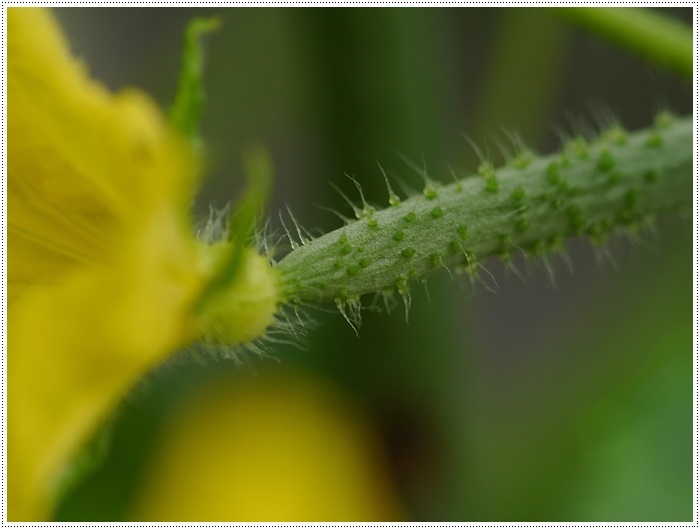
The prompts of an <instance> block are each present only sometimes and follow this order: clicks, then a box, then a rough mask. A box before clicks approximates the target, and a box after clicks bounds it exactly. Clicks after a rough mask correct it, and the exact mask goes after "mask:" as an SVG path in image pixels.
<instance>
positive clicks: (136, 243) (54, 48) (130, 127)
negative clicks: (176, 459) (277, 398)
mask: <svg viewBox="0 0 700 529" xmlns="http://www.w3.org/2000/svg"><path fill="white" fill-rule="evenodd" d="M7 57H8V66H7V85H8V99H7V107H8V123H7V137H8V147H7V152H8V165H7V176H8V178H7V191H8V195H7V197H8V199H7V200H8V217H7V224H8V257H9V258H8V268H7V277H8V286H9V287H10V292H9V295H8V299H9V300H10V302H11V304H10V306H9V307H10V310H9V313H8V394H7V399H8V493H7V498H8V511H7V512H8V519H9V520H12V521H36V520H42V519H46V518H47V517H48V516H49V515H50V512H51V507H52V502H53V501H54V497H55V492H56V487H57V485H58V484H59V482H60V480H61V478H62V476H63V474H64V472H65V471H66V469H67V465H68V464H69V463H70V461H71V460H72V459H73V457H74V456H75V454H76V453H77V452H78V450H79V449H80V448H81V445H82V444H83V443H85V442H86V440H87V439H88V438H89V436H90V435H91V434H92V433H93V432H94V431H95V429H96V428H97V427H98V426H99V424H100V422H101V421H103V420H104V419H105V417H106V416H107V415H108V414H109V413H110V412H111V410H113V409H114V407H115V406H116V404H117V403H118V401H119V399H120V398H122V397H123V396H124V395H125V394H126V393H127V392H128V391H129V389H130V388H131V386H133V384H134V383H135V382H136V381H137V380H138V379H139V378H140V377H142V376H143V375H144V374H145V373H146V372H147V371H148V370H149V369H151V368H152V367H153V366H154V365H156V364H157V363H158V362H159V361H161V360H162V359H163V358H165V357H166V355H168V354H169V353H171V352H172V351H173V350H175V349H176V348H178V347H180V346H183V345H186V344H187V343H188V342H190V341H192V340H194V339H196V338H198V337H200V336H201V335H202V334H205V333H206V334H208V335H211V334H212V333H215V334H216V335H217V336H218V337H219V338H221V337H223V338H224V339H226V340H230V341H250V340H253V339H254V338H256V337H257V336H259V335H260V334H261V333H263V332H264V331H265V328H266V327H267V326H268V325H269V324H271V323H272V322H273V320H274V313H275V311H276V309H277V305H278V302H279V299H278V298H279V292H278V288H277V282H276V276H275V274H274V273H273V272H272V271H271V268H270V266H269V263H268V262H267V261H266V260H265V259H263V258H262V257H260V256H258V255H257V254H255V253H254V252H252V251H249V250H246V253H245V255H244V259H245V261H244V264H243V266H241V267H240V270H241V271H242V272H241V273H240V274H239V276H237V277H234V278H233V279H232V280H231V281H230V284H226V285H223V287H222V288H227V289H228V291H226V292H223V293H221V292H218V291H217V292H214V293H213V294H212V296H211V299H212V300H213V301H211V304H212V306H209V305H207V304H204V305H203V306H201V307H200V306H199V305H198V304H197V300H198V299H200V296H201V295H202V292H203V291H204V289H205V285H208V284H210V281H211V278H212V276H214V275H215V274H216V273H218V271H219V268H220V267H221V262H222V259H223V260H224V262H225V259H224V258H225V257H226V254H223V255H222V254H221V251H220V248H222V247H228V248H229V251H230V244H228V245H227V246H226V245H223V246H221V247H218V249H217V247H214V246H205V245H203V244H201V243H198V242H197V241H195V240H194V239H193V237H192V235H191V231H190V227H189V225H188V220H189V219H188V218H187V215H186V212H187V209H188V206H189V203H190V202H191V200H192V197H193V192H194V184H195V183H196V178H195V177H196V175H197V172H198V171H197V163H196V162H197V160H196V159H195V157H194V155H193V153H192V152H191V150H190V148H189V144H187V143H186V142H185V141H184V140H183V139H182V138H180V137H178V136H176V135H175V134H174V133H173V132H172V130H171V128H170V127H169V126H168V124H167V123H166V121H165V120H164V118H163V116H162V115H161V113H160V112H159V110H158V109H157V107H156V106H155V105H154V104H153V103H152V102H151V101H150V100H149V99H148V98H147V97H146V96H145V95H144V94H141V93H140V92H138V91H136V90H124V91H122V92H120V93H118V94H111V93H110V92H108V91H107V90H106V89H105V88H103V87H102V86H101V85H99V84H98V83H96V82H94V81H92V80H91V79H89V78H88V76H87V75H86V73H85V71H84V68H83V67H82V65H81V64H80V63H78V62H77V61H76V60H75V59H73V58H72V57H71V55H70V53H69V51H68V48H67V46H66V43H65V42H64V40H63V37H62V35H61V33H60V31H59V29H58V27H57V25H56V23H55V21H54V19H53V18H52V16H51V13H50V11H47V10H42V9H30V8H9V9H8V11H7ZM195 308H196V310H195ZM229 327H231V328H229Z"/></svg>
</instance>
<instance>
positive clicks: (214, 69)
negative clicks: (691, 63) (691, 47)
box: [57, 8, 693, 521]
mask: <svg viewBox="0 0 700 529" xmlns="http://www.w3.org/2000/svg"><path fill="white" fill-rule="evenodd" d="M57 12H58V15H59V18H60V19H61V21H62V22H63V23H64V24H65V27H66V29H67V32H68V33H69V35H70V38H71V42H72V44H73V49H74V50H75V52H76V53H77V54H78V55H79V56H81V57H82V58H84V59H85V61H86V62H87V63H88V64H89V65H90V68H91V71H92V72H93V73H94V75H95V76H96V77H98V78H100V79H102V80H103V81H104V82H106V83H107V84H108V85H109V86H110V87H112V88H115V89H116V88H118V87H121V86H125V85H136V86H139V87H141V88H143V89H145V90H146V91H147V92H149V93H151V94H152V95H153V96H154V97H155V98H156V99H157V100H158V101H159V102H160V103H161V104H162V105H163V106H164V107H167V106H168V105H169V103H170V102H171V101H172V97H173V94H174V90H175V85H176V81H177V76H178V69H179V61H180V47H181V37H182V32H183V28H184V27H185V25H186V23H187V21H188V20H190V19H191V18H192V17H194V16H200V15H212V14H216V15H218V16H221V17H222V19H223V27H222V28H221V30H220V31H219V32H218V33H217V34H216V35H215V36H213V37H212V38H210V39H209V41H208V51H209V59H208V71H207V77H206V82H207V90H208V101H207V107H206V112H205V115H204V118H203V134H204V137H205V140H206V146H207V152H208V163H209V167H208V170H207V181H206V184H205V186H204V188H203V189H202V193H201V196H200V197H199V200H198V206H197V210H198V211H199V212H200V215H201V214H203V212H204V211H206V206H207V205H208V204H210V203H213V204H215V205H218V206H223V205H224V204H225V203H226V202H227V201H229V200H234V199H235V197H236V196H237V194H238V193H239V192H240V190H241V189H242V186H243V180H244V179H243V172H242V167H241V153H242V152H243V150H244V148H245V147H246V145H248V144H250V143H251V142H262V143H264V144H265V145H266V146H267V147H268V148H269V150H270V152H271V153H272V156H273V158H274V162H275V166H276V170H275V174H276V181H275V191H274V198H273V201H272V204H271V206H270V213H271V217H272V222H273V226H274V227H275V228H276V229H277V230H278V231H279V228H280V223H279V222H278V221H277V212H278V211H279V210H282V209H283V208H285V207H286V205H288V206H289V207H290V208H291V210H292V211H293V212H294V214H295V216H296V217H297V219H298V220H299V221H300V223H301V224H302V225H304V226H305V227H307V228H309V229H310V230H312V231H313V232H319V233H320V232H323V231H327V230H329V229H333V228H335V227H338V226H339V221H338V219H336V218H335V217H333V215H331V214H329V213H327V212H324V211H323V210H321V209H319V208H317V207H315V206H314V205H313V204H320V205H323V206H328V207H336V208H339V209H341V208H345V210H344V212H345V213H346V214H350V211H349V210H348V208H347V206H344V205H343V203H342V201H341V200H340V199H339V197H338V195H337V193H335V192H334V191H333V190H332V188H331V187H330V185H329V182H334V183H335V184H337V185H338V186H340V187H341V188H343V189H345V190H346V191H347V192H348V193H352V191H353V185H352V183H351V182H350V181H349V180H347V179H346V178H345V177H344V176H343V174H344V173H348V174H350V175H354V176H355V177H356V178H357V180H358V181H360V182H361V183H362V186H363V189H364V191H365V195H366V196H367V197H368V199H369V200H370V201H374V202H376V203H385V200H386V190H385V185H384V183H383V178H382V175H381V172H380V171H379V170H378V168H377V161H379V162H380V163H381V164H382V166H383V167H384V168H385V169H386V170H387V171H388V172H389V173H391V174H394V175H396V176H397V177H399V178H400V179H402V180H405V181H407V182H410V183H411V185H413V186H415V187H416V188H419V187H420V185H421V182H420V179H419V178H418V177H417V176H416V175H415V173H412V170H411V169H410V168H408V167H407V165H406V164H405V163H403V162H402V161H401V159H400V158H399V156H398V155H397V154H399V153H400V154H402V155H405V156H407V157H409V158H411V159H413V160H415V161H416V162H417V163H419V164H422V163H423V160H424V161H425V164H426V166H427V168H428V171H429V173H430V174H431V175H433V176H434V178H435V179H437V180H443V181H446V180H447V179H449V172H448V170H447V164H448V163H449V164H451V165H452V166H453V167H455V168H459V169H463V170H468V169H469V168H475V166H476V156H475V155H474V153H473V152H472V150H471V148H470V147H469V146H468V143H467V142H466V141H465V140H464V138H463V134H468V135H469V136H470V137H471V138H473V139H474V140H475V141H476V142H477V143H478V144H479V145H480V146H482V148H485V149H488V150H489V152H490V153H491V154H492V155H493V156H494V157H496V158H497V159H498V158H499V156H500V155H499V151H498V147H497V143H496V142H495V141H494V138H496V139H497V140H503V139H504V138H505V136H506V135H505V134H504V132H503V131H504V130H505V131H506V132H507V131H517V132H518V133H519V134H520V135H521V136H522V137H523V138H524V139H525V141H526V142H527V143H528V144H529V145H530V146H531V147H533V148H535V149H537V150H539V151H540V152H550V151H552V150H553V149H555V148H556V146H557V145H558V143H559V139H558V134H557V133H556V132H555V131H556V130H563V131H566V132H571V131H572V130H574V131H580V130H593V129H595V128H596V127H597V125H596V121H597V120H600V119H605V117H609V116H615V117H617V118H618V119H619V120H620V121H621V122H622V123H623V124H624V125H625V126H627V127H628V128H630V129H637V128H640V127H643V126H646V125H648V124H649V123H651V121H652V119H653V115H654V113H655V112H656V111H657V110H658V109H659V108H670V109H672V110H674V111H676V112H678V113H681V114H686V113H689V112H691V109H692V88H691V85H690V84H688V83H685V82H681V81H679V80H677V79H676V78H674V77H673V76H672V75H670V74H667V73H665V72H663V71H660V70H658V69H656V68H655V67H652V66H649V65H646V64H645V63H643V62H642V61H640V60H638V59H636V58H635V57H632V56H630V55H628V54H626V53H624V52H621V51H618V50H616V49H614V48H612V47H610V46H609V45H607V44H605V43H602V42H600V41H597V40H595V39H593V38H592V37H589V36H587V35H585V34H583V33H581V32H579V31H577V30H574V29H571V28H569V27H567V26H565V25H564V24H563V23H562V22H561V21H559V20H558V19H557V18H556V17H555V16H553V15H552V13H551V12H550V11H546V10H540V9H503V8H502V9H481V8H479V9H476V8H459V9H423V8H410V9H409V8H402V9H385V8H371V9H369V8H368V9H337V8H336V9H308V8H303V9H281V8H276V9H262V8H232V9H209V8H207V9H181V8H167V9H165V8H157V9H156V8H152V9H145V8H139V9H135V8H131V9H112V8H110V9H107V8H89V9H87V8H63V9H59V10H57ZM667 12H668V13H669V14H671V15H672V16H676V17H679V18H681V19H684V20H687V21H690V18H691V11H690V9H687V10H685V9H683V10H681V9H675V10H673V9H672V10H667ZM394 187H395V188H396V187H397V186H394ZM352 196H353V197H355V196H356V194H353V195H352ZM691 237H692V231H691V223H690V220H689V219H688V218H685V219H679V218H672V219H659V222H658V223H657V225H656V227H655V228H654V229H653V230H648V231H645V232H644V233H643V234H642V235H641V236H640V239H641V241H640V242H631V241H630V240H629V239H628V238H625V237H617V238H613V239H612V240H611V241H610V242H609V244H607V245H606V246H605V251H604V252H602V251H600V250H598V251H596V250H595V249H593V248H592V247H591V245H590V244H589V243H588V242H587V241H584V240H575V241H571V242H570V243H569V245H568V246H567V255H568V257H569V258H570V259H571V261H572V263H573V268H574V273H573V274H570V273H569V271H568V270H567V267H566V266H565V264H564V262H563V260H562V259H560V258H558V257H557V256H552V257H551V258H550V259H549V261H548V265H551V267H552V268H553V269H554V278H555V284H554V285H553V284H552V281H551V280H550V278H549V275H548V273H547V272H546V268H547V265H545V263H543V262H535V261H531V262H530V261H528V262H525V261H524V260H523V259H522V258H521V257H518V258H516V265H517V266H518V267H519V268H520V269H521V270H522V271H523V273H524V275H525V276H526V282H525V283H524V284H523V283H522V282H521V281H520V280H519V279H518V278H517V277H516V276H515V275H514V274H512V273H511V274H508V273H507V270H506V268H505V267H504V266H503V265H502V264H501V263H500V262H498V261H493V262H488V263H486V266H487V267H488V269H489V270H490V271H491V272H492V274H493V275H494V277H495V278H496V281H497V282H498V289H497V293H495V294H494V293H491V292H489V291H488V290H487V289H485V288H484V287H483V286H480V285H478V284H477V285H470V284H469V282H468V281H463V282H462V283H463V284H462V285H461V286H460V285H459V284H458V281H457V279H455V280H451V279H450V278H449V277H448V275H447V274H446V273H445V274H442V275H441V276H438V277H435V278H431V280H430V281H429V283H428V285H429V293H430V301H429V300H428V299H427V297H426V295H425V294H424V292H423V291H422V289H421V288H420V286H418V287H415V288H414V293H413V294H414V295H413V309H412V310H411V313H410V324H409V325H406V323H405V321H404V315H403V309H402V308H399V309H398V310H396V311H394V312H393V313H391V314H390V315H387V314H385V313H373V312H367V313H366V314H364V315H363V327H362V329H361V332H360V337H359V338H357V337H355V334H354V333H353V331H352V329H351V328H350V327H349V326H348V325H347V324H346V323H345V322H344V321H343V320H342V318H341V317H340V315H339V314H337V313H330V314H326V313H323V312H318V313H316V312H315V313H314V317H315V318H317V319H319V320H321V321H320V325H319V327H318V328H317V329H316V330H315V331H314V332H312V333H311V334H310V337H309V340H308V345H307V347H306V349H305V350H299V349H295V348H288V347H281V346H280V347H274V348H273V350H272V351H273V354H274V356H275V357H277V358H278V359H280V360H281V361H282V362H283V363H285V364H294V365H299V366H302V367H303V368H304V369H309V370H311V371H313V372H316V373H321V374H323V376H327V377H330V378H332V379H334V380H336V381H337V382H338V383H339V384H341V385H342V386H343V387H344V388H345V390H346V391H347V392H348V393H349V394H350V395H351V396H352V397H353V399H354V400H356V401H357V403H358V404H359V405H360V406H361V407H362V408H363V409H364V411H365V413H366V414H367V415H368V416H369V417H371V419H372V421H373V423H374V424H375V426H376V429H377V431H379V432H380V434H381V436H382V439H383V441H384V444H385V447H386V451H387V453H388V454H389V459H390V461H391V468H392V476H393V479H394V482H395V484H396V486H397V488H398V490H399V491H400V493H401V497H402V501H403V504H404V506H405V508H406V510H407V512H408V513H409V516H410V517H411V519H412V520H415V521H420V520H436V521H545V520H549V521H689V520H691V519H692V514H693V511H692V358H693V357H692V309H691V307H692V299H691V295H692V294H691V293H692V242H691V241H692V239H691ZM603 254H607V257H606V256H605V255H603ZM601 256H602V259H601V258H600V257H601ZM613 260H614V263H613V262H612V261H613ZM487 279H488V278H487ZM328 308H330V307H328ZM331 312H332V311H331ZM250 363H251V364H253V365H254V366H256V368H257V369H261V368H263V367H264V366H270V365H274V362H271V361H269V360H265V359H260V358H255V357H253V358H251V359H250ZM224 370H228V371H231V372H240V371H241V368H240V367H237V366H235V365H233V363H231V362H212V363H210V364H209V365H208V366H201V365H199V364H196V363H194V362H191V361H188V360H186V359H184V360H183V359H181V360H180V361H178V362H171V363H170V364H168V365H166V366H165V367H164V368H163V369H161V370H160V371H159V372H158V373H156V374H154V375H153V376H151V377H149V380H148V383H147V384H145V385H144V386H143V387H140V388H138V390H137V391H136V392H135V394H134V395H132V396H131V397H130V398H129V399H128V400H127V401H126V402H125V404H124V405H123V407H122V409H121V410H120V412H119V413H118V415H117V417H116V418H115V419H114V421H113V424H112V434H111V442H110V443H109V446H110V449H109V451H108V454H107V457H106V459H105V460H104V461H103V462H102V463H101V464H100V465H99V466H98V467H97V468H96V469H95V470H94V471H93V472H92V473H91V474H89V475H88V476H87V478H86V479H85V480H84V481H82V482H81V483H79V484H78V486H77V487H76V488H75V489H73V490H72V491H71V492H70V493H69V494H68V495H67V496H66V497H65V499H64V501H63V503H62V504H61V505H60V506H59V509H58V512H57V518H58V519H60V520H118V519H120V518H121V517H122V516H123V513H124V510H125V509H126V508H128V505H129V501H130V498H131V495H132V494H133V493H134V490H135V488H136V486H137V484H138V482H139V477H140V473H141V471H142V469H143V466H144V462H146V461H147V459H148V457H149V446H150V444H149V443H150V442H151V440H152V437H153V434H154V432H155V431H156V430H157V428H158V424H159V421H160V420H161V419H162V417H163V416H164V415H165V413H166V412H167V410H169V409H171V408H172V407H173V406H176V405H177V403H178V401H179V400H181V399H185V398H187V395H188V392H189V391H194V390H196V387H197V386H198V385H199V384H206V383H207V380H208V379H209V377H212V376H214V375H215V374H216V373H220V372H222V371H224ZM246 370H247V368H243V371H246ZM241 376H244V375H241Z"/></svg>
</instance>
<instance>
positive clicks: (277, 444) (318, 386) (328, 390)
mask: <svg viewBox="0 0 700 529" xmlns="http://www.w3.org/2000/svg"><path fill="white" fill-rule="evenodd" d="M154 452H155V453H154V456H153V457H152V458H151V459H150V466H149V469H148V470H147V475H146V479H145V483H144V485H143V487H142V489H141V490H140V492H139V494H138V495H137V505H136V506H135V508H134V511H133V513H132V518H133V520H135V521H149V520H152V521H179V522H186V521H211V522H228V521H249V522H255V521H258V522H259V521H267V522H274V521H280V522H284V521H286V522H289V521H293V522H303V521H314V522H321V521H388V520H395V521H396V520H400V519H401V518H402V513H401V509H400V507H399V503H398V501H397V498H396V494H395V491H394V490H393V488H392V486H391V484H390V482H389V479H388V477H387V473H386V462H385V460H384V458H383V457H382V452H381V450H380V449H379V447H378V444H377V442H376V439H374V437H373V435H372V433H371V431H370V430H369V428H368V427H367V424H366V423H365V422H364V421H363V420H361V417H360V416H359V415H358V414H357V413H356V412H355V411H354V410H353V408H352V407H351V406H349V405H348V403H347V402H345V401H344V399H343V398H342V397H341V395H339V393H338V392H337V390H334V389H333V388H332V387H330V386H328V385H327V384H324V383H323V382H322V381H320V380H316V379H313V378H310V377H308V376H300V375H299V374H293V373H284V372H282V373H277V374H275V375H272V376H271V375H267V376H260V377H256V378H255V379H254V380H253V381H247V382H246V381H243V380H242V379H241V377H236V378H235V379H233V380H232V379H223V380H221V381H219V382H218V383H216V384H214V385H213V386H210V387H207V389H206V390H203V391H202V392H201V394H199V395H197V396H196V397H195V398H193V399H190V400H189V401H188V403H187V404H186V405H185V406H183V408H182V409H180V410H179V411H178V412H177V413H176V414H175V415H174V416H173V417H172V418H171V419H170V420H169V421H168V423H167V424H166V426H165V428H164V430H163V432H162V434H161V435H160V438H159V441H158V443H157V444H156V448H155V451H154Z"/></svg>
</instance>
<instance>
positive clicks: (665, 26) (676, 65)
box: [553, 7, 693, 80]
mask: <svg viewBox="0 0 700 529" xmlns="http://www.w3.org/2000/svg"><path fill="white" fill-rule="evenodd" d="M553 12H554V13H556V14H557V15H559V16H561V17H562V18H564V19H565V20H567V21H569V22H571V23H572V24H574V25H576V26H579V27H581V28H583V29H585V30H586V31H590V32H591V33H594V34H595V35H597V36H599V37H601V38H604V39H606V40H608V41H609V42H611V43H612V44H614V45H615V46H619V47H620V48H622V49H625V50H627V51H630V52H632V53H634V54H635V55H638V56H639V57H641V58H642V59H644V60H646V61H649V62H652V63H654V64H656V65H657V66H661V67H662V68H666V69H669V70H671V71H673V72H675V73H676V74H678V75H680V76H682V77H684V78H685V79H688V80H691V79H692V78H693V30H692V28H691V27H689V26H687V25H685V24H683V23H681V22H679V21H677V20H674V19H672V18H669V17H667V16H665V15H662V14H661V13H658V12H656V11H652V10H651V9H645V8H630V7H620V8H618V7H567V8H556V9H553Z"/></svg>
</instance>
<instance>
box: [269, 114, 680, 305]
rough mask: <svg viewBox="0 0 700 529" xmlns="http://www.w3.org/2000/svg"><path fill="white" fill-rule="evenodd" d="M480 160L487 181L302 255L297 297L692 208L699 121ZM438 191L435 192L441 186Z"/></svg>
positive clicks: (295, 267) (353, 228) (295, 262)
mask: <svg viewBox="0 0 700 529" xmlns="http://www.w3.org/2000/svg"><path fill="white" fill-rule="evenodd" d="M524 159H525V158H524V157H522V156H521V157H516V158H515V159H514V161H513V163H511V164H510V165H509V166H505V167H503V168H499V169H494V168H493V167H492V166H490V164H482V166H481V167H480V170H479V173H480V175H481V176H473V177H468V178H465V179H463V180H459V181H457V182H455V183H453V184H450V185H446V186H442V187H437V188H435V189H434V191H435V192H431V193H425V194H423V195H418V196H414V197H412V198H410V199H407V200H402V201H400V202H399V203H396V201H395V200H394V201H392V202H394V203H395V205H391V206H389V207H388V208H386V209H384V210H382V211H377V212H374V210H371V211H370V212H368V214H367V215H365V216H362V218H360V219H358V220H357V221H353V222H351V223H349V224H347V225H346V226H344V227H342V228H339V229H337V230H335V231H333V232H330V233H328V234H326V235H324V236H322V237H320V238H318V239H315V240H313V241H311V242H309V243H307V244H305V245H303V246H300V247H299V248H297V249H295V250H293V251H292V252H291V253H289V254H288V255H287V256H286V257H284V258H283V259H282V260H281V261H280V262H279V263H278V265H277V269H278V271H279V273H280V278H281V284H282V288H283V291H284V295H285V297H286V299H287V300H288V301H291V302H315V301H334V300H335V301H338V300H340V301H344V300H352V299H356V298H357V297H359V296H360V295H362V294H366V293H370V292H379V291H386V290H393V289H395V288H398V289H399V291H402V290H405V289H406V288H407V285H408V283H409V282H410V281H411V280H414V279H419V278H423V277H425V276H427V275H428V274H430V273H432V272H434V271H437V270H440V269H443V268H444V267H450V266H455V265H460V266H464V265H466V266H467V269H468V270H470V269H471V270H474V271H476V270H475V269H474V268H473V267H474V266H475V265H476V264H477V263H478V261H479V260H480V259H482V258H483V257H486V256H489V255H500V256H502V257H503V258H505V259H508V258H509V256H510V255H511V254H512V253H513V252H514V251H515V250H517V249H522V250H525V251H526V252H528V253H532V254H541V253H544V252H546V251H548V250H552V249H556V248H558V247H561V246H562V244H563V241H564V240H565V239H566V238H568V237H571V236H574V235H580V234H587V235H588V236H590V237H591V239H592V240H593V241H594V242H598V241H599V240H602V239H603V238H604V237H605V236H607V235H608V234H609V233H610V232H611V231H612V230H614V229H618V228H625V227H626V228H633V227H635V226H636V225H638V224H639V223H641V222H644V221H645V220H646V219H648V218H650V217H653V216H654V215H656V214H658V213H662V212H665V211H672V210H674V209H677V208H681V207H685V206H687V205H689V204H691V203H692V174H693V169H692V168H693V151H692V119H690V118H680V119H675V118H669V117H668V116H665V115H664V116H662V117H660V118H659V119H657V123H656V125H655V126H654V127H651V128H649V129H646V130H643V131H641V132H638V133H634V134H627V133H626V132H624V131H622V130H621V129H619V128H614V129H611V130H610V131H608V133H607V134H606V133H604V134H603V135H601V137H600V138H599V139H598V140H596V141H595V142H594V143H590V144H589V143H587V142H585V141H581V140H577V141H572V142H569V143H568V144H567V146H565V147H564V148H563V149H562V150H561V151H560V152H559V153H557V154H554V155H551V156H547V157H532V159H531V161H529V162H527V161H525V162H523V160H524ZM431 190H433V188H432V187H431Z"/></svg>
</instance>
